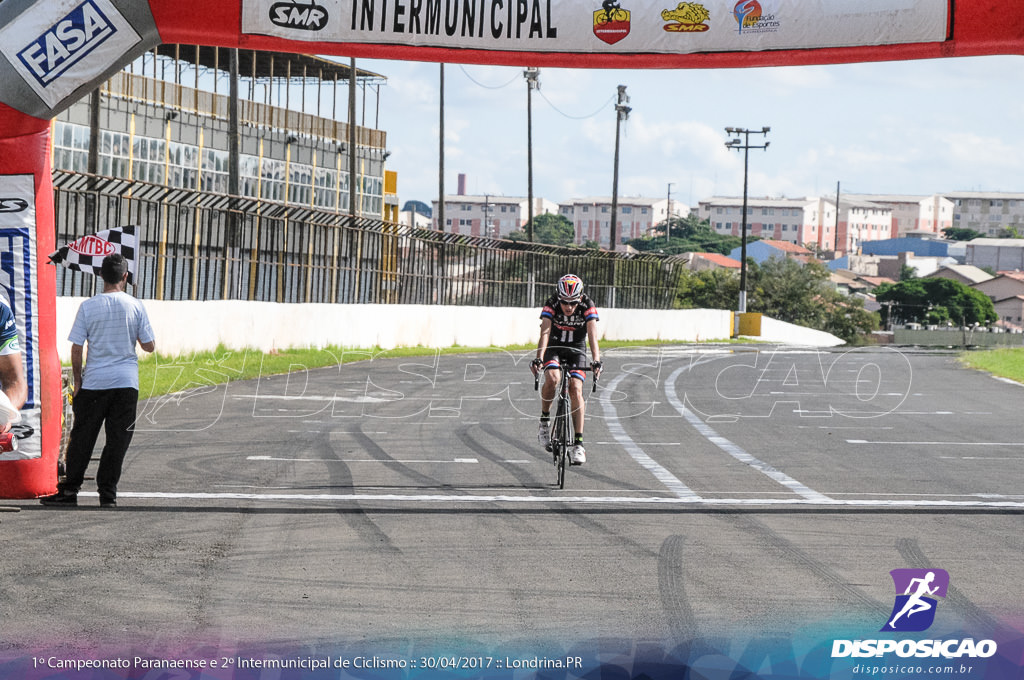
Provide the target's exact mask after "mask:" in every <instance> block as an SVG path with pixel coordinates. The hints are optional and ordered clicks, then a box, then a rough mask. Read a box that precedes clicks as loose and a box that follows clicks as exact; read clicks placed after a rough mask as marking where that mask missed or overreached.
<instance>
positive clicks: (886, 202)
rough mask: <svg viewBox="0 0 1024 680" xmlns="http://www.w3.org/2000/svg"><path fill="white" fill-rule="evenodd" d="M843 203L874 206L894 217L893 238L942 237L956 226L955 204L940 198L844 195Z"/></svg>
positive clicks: (935, 195) (937, 196)
mask: <svg viewBox="0 0 1024 680" xmlns="http://www.w3.org/2000/svg"><path fill="white" fill-rule="evenodd" d="M841 197H842V199H846V200H851V201H858V202H867V203H873V204H875V205H877V206H881V207H883V208H888V209H889V211H890V212H891V213H892V238H900V237H903V236H907V235H910V234H915V235H923V234H939V235H941V234H942V231H943V230H944V229H948V228H950V227H952V226H953V209H954V207H955V206H954V204H953V201H951V200H950V199H948V198H946V197H944V196H941V195H939V194H933V195H932V196H911V195H895V194H841Z"/></svg>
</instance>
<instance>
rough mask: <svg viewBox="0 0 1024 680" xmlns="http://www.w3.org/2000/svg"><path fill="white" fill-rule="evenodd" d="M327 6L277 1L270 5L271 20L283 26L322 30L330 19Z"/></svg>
mask: <svg viewBox="0 0 1024 680" xmlns="http://www.w3.org/2000/svg"><path fill="white" fill-rule="evenodd" d="M329 18H330V17H329V15H328V13H327V8H326V7H322V6H321V5H317V4H315V3H308V4H307V3H300V2H296V1H294V0H293V1H291V2H275V3H274V4H273V5H271V6H270V22H271V23H272V24H274V25H275V26H280V27H281V28H295V29H298V30H300V31H322V30H324V29H325V28H327V21H328V19H329Z"/></svg>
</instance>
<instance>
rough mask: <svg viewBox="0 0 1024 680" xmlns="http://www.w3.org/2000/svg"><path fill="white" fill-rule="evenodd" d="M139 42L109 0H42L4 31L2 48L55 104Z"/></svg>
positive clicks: (47, 100) (0, 33) (46, 99)
mask: <svg viewBox="0 0 1024 680" xmlns="http://www.w3.org/2000/svg"><path fill="white" fill-rule="evenodd" d="M140 41H141V37H140V36H139V34H138V33H137V32H136V31H135V30H134V29H133V28H132V26H131V24H130V23H129V22H128V20H127V19H126V18H125V17H124V16H123V15H122V14H121V13H120V12H119V11H118V9H117V8H116V7H115V6H114V5H113V3H112V2H111V0H84V1H83V2H78V3H75V2H74V1H73V0H70V1H69V0H60V1H57V2H39V3H37V4H36V5H35V6H33V7H31V8H29V9H27V10H26V11H24V12H22V14H21V15H20V16H18V18H17V19H15V20H14V21H11V22H10V23H8V24H7V25H6V26H4V27H3V28H2V30H0V51H2V52H3V53H4V55H5V56H7V58H8V60H9V61H10V62H11V64H12V65H13V66H14V68H15V69H16V70H17V71H18V73H19V74H21V76H22V77H23V78H24V79H25V81H26V82H27V83H28V84H29V85H30V86H31V87H32V89H33V90H34V91H35V92H36V94H38V95H39V96H40V98H41V99H42V100H43V101H44V102H45V103H46V104H47V105H48V106H51V107H53V106H56V105H57V104H58V103H59V102H60V101H61V100H62V99H63V98H65V97H67V96H68V95H70V94H71V93H72V92H74V90H75V89H76V88H78V87H79V86H81V85H84V84H85V83H87V82H89V81H90V80H92V79H93V78H96V77H97V76H99V75H100V74H102V73H103V72H105V71H106V70H107V69H108V68H109V67H110V66H111V65H112V64H115V63H116V62H117V60H118V59H120V58H121V57H122V56H123V55H124V54H125V53H126V52H127V51H128V50H129V49H131V47H132V46H134V45H136V44H138V43H139V42H140Z"/></svg>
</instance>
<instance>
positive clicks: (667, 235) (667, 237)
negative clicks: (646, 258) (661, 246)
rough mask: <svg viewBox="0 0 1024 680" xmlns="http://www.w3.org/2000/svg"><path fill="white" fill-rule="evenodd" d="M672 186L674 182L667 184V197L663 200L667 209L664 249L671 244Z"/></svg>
mask: <svg viewBox="0 0 1024 680" xmlns="http://www.w3.org/2000/svg"><path fill="white" fill-rule="evenodd" d="M673 184H675V182H669V183H668V196H666V199H665V200H666V201H667V202H668V207H667V208H666V210H665V247H666V248H667V247H668V245H669V243H671V236H672V185H673Z"/></svg>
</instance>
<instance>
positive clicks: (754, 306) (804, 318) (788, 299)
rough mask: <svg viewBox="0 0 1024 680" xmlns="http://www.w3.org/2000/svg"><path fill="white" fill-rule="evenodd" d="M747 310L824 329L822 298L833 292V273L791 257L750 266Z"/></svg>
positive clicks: (823, 267) (749, 264) (817, 264)
mask: <svg viewBox="0 0 1024 680" xmlns="http://www.w3.org/2000/svg"><path fill="white" fill-rule="evenodd" d="M747 277H748V282H749V284H750V285H749V286H748V297H749V300H748V302H747V307H748V309H749V310H750V311H752V312H761V313H762V314H767V315H768V316H771V317H772V318H775V319H779V320H780V321H788V322H789V323H795V324H800V325H801V326H808V327H810V328H821V326H822V324H823V323H824V318H825V317H824V310H823V309H822V306H821V301H820V297H821V296H822V295H824V294H825V293H827V292H828V291H829V290H831V289H832V286H831V284H830V282H829V271H828V269H826V268H825V265H823V264H822V263H820V262H817V261H813V260H812V261H810V262H807V263H806V264H804V263H801V262H800V261H798V260H794V259H792V258H788V257H771V258H768V259H767V260H765V261H764V262H762V263H761V264H760V265H758V264H756V263H753V262H750V263H748V265H747Z"/></svg>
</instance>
